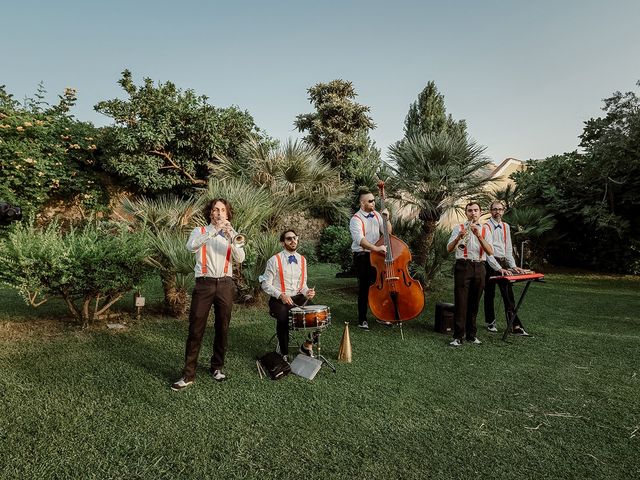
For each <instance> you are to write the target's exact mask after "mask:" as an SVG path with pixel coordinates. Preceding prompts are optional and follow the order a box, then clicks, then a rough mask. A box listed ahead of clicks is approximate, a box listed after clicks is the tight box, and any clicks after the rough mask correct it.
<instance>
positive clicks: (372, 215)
mask: <svg viewBox="0 0 640 480" xmlns="http://www.w3.org/2000/svg"><path fill="white" fill-rule="evenodd" d="M373 217H375V215H374V214H373V213H370V214H369V215H365V218H373Z"/></svg>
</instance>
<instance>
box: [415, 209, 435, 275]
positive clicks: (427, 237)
mask: <svg viewBox="0 0 640 480" xmlns="http://www.w3.org/2000/svg"><path fill="white" fill-rule="evenodd" d="M435 232H436V221H435V220H433V219H430V218H429V219H426V220H422V241H421V242H419V243H418V247H417V248H416V252H415V255H414V257H413V261H414V262H416V263H417V264H418V265H420V266H422V267H425V266H426V264H427V257H428V256H429V250H431V248H432V247H433V237H434V235H435Z"/></svg>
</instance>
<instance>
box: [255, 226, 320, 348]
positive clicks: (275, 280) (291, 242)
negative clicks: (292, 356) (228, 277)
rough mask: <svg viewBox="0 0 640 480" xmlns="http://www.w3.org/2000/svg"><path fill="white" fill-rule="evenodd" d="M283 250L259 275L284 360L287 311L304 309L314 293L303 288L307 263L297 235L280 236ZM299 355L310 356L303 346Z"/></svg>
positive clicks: (287, 346)
mask: <svg viewBox="0 0 640 480" xmlns="http://www.w3.org/2000/svg"><path fill="white" fill-rule="evenodd" d="M280 243H281V244H282V247H283V250H282V251H281V252H279V253H277V254H275V255H274V256H273V257H271V258H270V259H269V260H267V265H266V268H265V272H264V274H263V275H262V277H261V279H262V290H264V292H265V293H266V294H267V295H269V313H270V314H271V315H272V316H273V317H274V318H275V319H276V336H277V337H278V346H279V347H280V354H281V355H283V356H284V357H285V360H287V361H288V360H289V359H288V354H289V310H291V309H292V308H294V307H296V306H298V307H300V306H303V305H305V304H306V303H307V302H308V301H309V300H311V299H312V298H313V297H314V296H315V294H316V292H315V290H314V289H313V288H309V287H308V286H307V262H306V259H305V258H304V256H302V255H300V254H299V253H298V252H297V251H296V250H297V249H298V234H297V233H296V232H295V230H293V229H288V230H285V231H284V232H282V233H281V234H280ZM300 349H301V352H302V353H304V354H305V355H310V354H311V352H310V351H309V350H310V349H308V348H305V346H304V345H302V346H301V347H300Z"/></svg>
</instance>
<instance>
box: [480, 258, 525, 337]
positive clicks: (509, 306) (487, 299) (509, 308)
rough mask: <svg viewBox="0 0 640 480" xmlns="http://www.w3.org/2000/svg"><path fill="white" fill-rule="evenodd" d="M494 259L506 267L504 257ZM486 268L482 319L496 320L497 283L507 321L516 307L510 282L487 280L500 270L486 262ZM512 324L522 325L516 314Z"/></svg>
mask: <svg viewBox="0 0 640 480" xmlns="http://www.w3.org/2000/svg"><path fill="white" fill-rule="evenodd" d="M496 260H497V261H498V263H499V264H500V266H501V267H502V268H508V267H507V261H506V259H504V258H498V257H496ZM486 269H487V277H486V282H485V285H484V321H485V322H486V323H493V322H495V321H496V312H495V309H494V298H495V295H496V283H497V284H498V288H499V289H500V295H502V302H503V303H504V314H505V318H506V319H507V321H508V319H509V316H510V315H511V316H512V315H513V312H514V311H515V309H516V300H515V297H514V295H513V287H512V286H511V283H509V282H506V281H500V282H494V281H491V280H489V277H494V276H496V275H500V272H499V271H497V270H494V269H493V268H491V267H490V266H489V264H488V263H487V265H486ZM512 326H514V327H522V322H521V321H520V319H519V318H518V315H516V316H515V318H514V319H513V324H512Z"/></svg>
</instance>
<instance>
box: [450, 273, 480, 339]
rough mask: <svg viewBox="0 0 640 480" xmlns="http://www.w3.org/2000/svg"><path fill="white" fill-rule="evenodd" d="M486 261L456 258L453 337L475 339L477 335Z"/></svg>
mask: <svg viewBox="0 0 640 480" xmlns="http://www.w3.org/2000/svg"><path fill="white" fill-rule="evenodd" d="M484 281H485V268H484V262H472V261H470V260H456V264H455V268H454V274H453V282H454V287H453V295H454V298H455V311H454V314H453V320H454V325H453V338H457V339H459V340H462V339H464V338H466V339H467V340H473V339H474V338H475V337H476V333H477V331H478V330H477V327H476V317H477V316H478V308H479V307H480V297H481V296H482V290H483V289H484Z"/></svg>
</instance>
